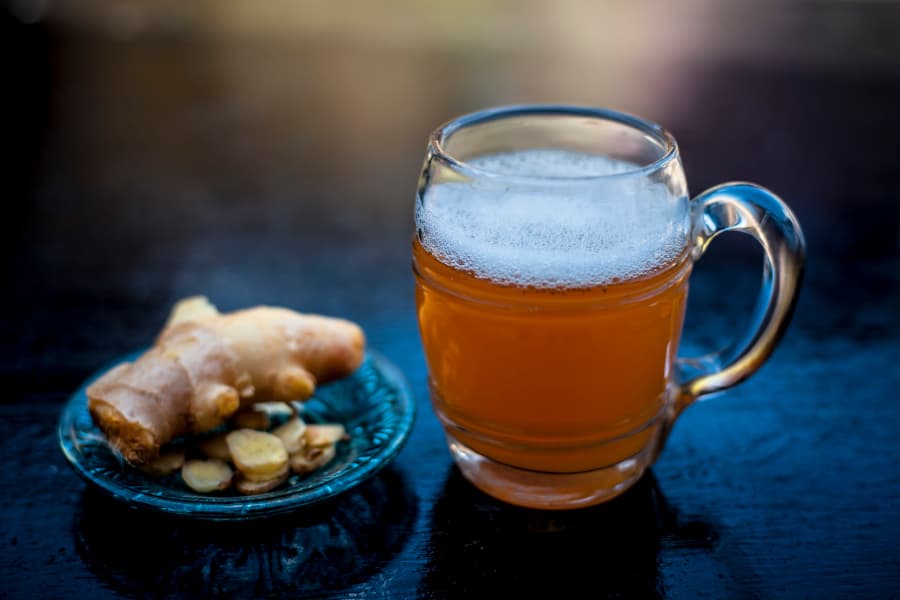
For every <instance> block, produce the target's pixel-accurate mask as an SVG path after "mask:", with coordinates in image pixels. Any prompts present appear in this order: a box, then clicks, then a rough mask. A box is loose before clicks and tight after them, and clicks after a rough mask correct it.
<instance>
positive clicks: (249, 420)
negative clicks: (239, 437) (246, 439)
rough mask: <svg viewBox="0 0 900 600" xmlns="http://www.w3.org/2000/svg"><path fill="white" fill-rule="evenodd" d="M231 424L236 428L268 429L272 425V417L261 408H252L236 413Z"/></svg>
mask: <svg viewBox="0 0 900 600" xmlns="http://www.w3.org/2000/svg"><path fill="white" fill-rule="evenodd" d="M231 425H232V427H234V428H235V429H259V430H263V429H268V428H269V427H271V426H272V419H271V418H269V415H268V414H267V413H265V412H263V411H261V410H256V409H255V408H250V409H248V410H242V411H240V412H238V413H235V414H234V416H232V417H231Z"/></svg>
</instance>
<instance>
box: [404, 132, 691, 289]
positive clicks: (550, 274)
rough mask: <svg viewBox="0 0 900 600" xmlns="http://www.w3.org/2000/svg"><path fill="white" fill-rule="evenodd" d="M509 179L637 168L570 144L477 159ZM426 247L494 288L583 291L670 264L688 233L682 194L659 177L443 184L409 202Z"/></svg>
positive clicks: (475, 163) (481, 166)
mask: <svg viewBox="0 0 900 600" xmlns="http://www.w3.org/2000/svg"><path fill="white" fill-rule="evenodd" d="M468 162H469V164H471V165H472V166H474V167H476V168H479V169H482V170H485V171H491V172H493V173H498V174H507V175H519V176H521V175H532V176H542V177H578V176H589V175H607V174H613V173H621V172H624V171H628V170H631V169H634V168H635V165H632V164H630V163H627V162H624V161H618V160H614V159H611V158H608V157H604V156H597V155H593V154H586V153H580V152H573V151H568V150H549V149H547V150H544V149H542V150H523V151H517V152H509V153H503V154H493V155H488V156H482V157H478V158H476V159H473V160H470V161H468ZM416 225H417V228H418V229H419V230H420V232H421V242H422V244H423V246H424V247H425V249H426V250H427V251H428V252H430V253H431V254H432V255H434V256H435V257H436V258H437V259H438V260H440V261H441V262H443V263H445V264H447V265H449V266H451V267H454V268H457V269H461V270H464V271H468V272H471V273H473V274H474V275H475V276H476V277H479V278H482V279H488V280H491V281H494V282H496V283H500V284H511V285H519V286H530V287H541V288H550V287H569V288H573V287H589V286H594V285H601V284H606V283H610V282H613V281H617V280H626V279H633V278H635V277H640V276H642V275H646V274H649V273H652V272H654V271H656V270H658V269H659V268H660V267H661V266H662V265H666V264H668V263H670V262H672V261H673V260H675V259H676V258H677V257H678V255H679V254H680V253H681V252H682V250H683V248H684V246H685V244H686V237H687V225H688V208H687V199H686V198H674V197H673V196H672V195H671V193H670V192H669V191H668V189H667V188H666V187H665V186H664V185H663V184H661V183H658V182H656V183H655V182H651V181H649V180H647V179H646V178H644V177H640V176H635V177H617V178H612V179H609V180H597V181H590V182H579V183H578V184H574V185H566V184H563V185H559V184H553V183H552V182H548V185H540V184H538V185H530V184H529V185H521V184H518V183H511V184H508V185H504V184H503V183H501V182H500V181H499V180H486V179H485V180H476V181H473V182H466V183H455V182H454V183H441V184H437V185H433V186H431V187H430V188H428V189H427V190H426V191H425V196H424V198H423V201H422V202H420V203H418V204H417V208H416Z"/></svg>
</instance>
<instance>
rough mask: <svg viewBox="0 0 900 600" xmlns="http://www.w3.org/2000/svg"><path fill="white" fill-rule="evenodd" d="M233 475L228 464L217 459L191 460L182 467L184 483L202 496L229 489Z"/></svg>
mask: <svg viewBox="0 0 900 600" xmlns="http://www.w3.org/2000/svg"><path fill="white" fill-rule="evenodd" d="M233 475H234V472H233V471H232V470H231V467H229V466H228V464H227V463H226V462H224V461H221V460H218V459H215V458H211V459H209V460H189V461H187V462H186V463H184V466H183V467H181V478H182V479H183V480H184V483H185V484H186V485H187V486H188V487H189V488H191V489H192V490H194V491H195V492H200V493H201V494H208V493H210V492H216V491H220V490H225V489H228V486H229V485H231V479H232V477H233Z"/></svg>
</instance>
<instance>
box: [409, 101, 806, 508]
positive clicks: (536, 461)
mask: <svg viewBox="0 0 900 600" xmlns="http://www.w3.org/2000/svg"><path fill="white" fill-rule="evenodd" d="M415 221H416V234H415V238H414V240H413V270H414V272H415V276H416V305H417V310H418V321H419V330H420V334H421V337H422V344H423V347H424V350H425V358H426V362H427V365H428V371H429V382H430V388H431V396H432V405H433V408H434V411H435V413H436V415H437V417H438V418H439V419H440V421H441V424H442V425H443V427H444V431H445V433H446V436H447V441H448V445H449V448H450V452H451V454H452V455H453V458H454V460H455V461H456V463H457V464H458V465H459V468H460V470H461V471H462V473H463V475H464V476H465V477H466V478H467V479H468V480H469V481H471V482H472V483H474V484H475V485H476V486H477V487H479V488H480V489H482V490H483V491H484V492H487V493H488V494H490V495H492V496H494V497H496V498H499V499H501V500H504V501H507V502H510V503H513V504H518V505H522V506H528V507H533V508H547V509H565V508H577V507H583V506H590V505H593V504H597V503H600V502H604V501H606V500H609V499H611V498H613V497H615V496H617V495H618V494H620V493H622V492H623V491H625V490H626V489H628V488H629V487H630V486H631V485H632V484H633V483H635V482H636V481H637V480H638V479H639V478H640V477H641V475H642V474H643V472H644V471H645V470H646V469H647V467H648V466H650V465H651V464H652V463H653V461H654V460H655V459H656V457H657V456H658V455H659V452H660V451H661V449H662V447H663V444H664V442H665V439H666V437H667V435H668V432H669V431H670V429H671V427H672V425H673V424H674V422H675V420H676V418H677V417H678V415H679V414H680V413H681V411H682V410H683V409H684V408H685V407H686V406H688V405H689V404H691V403H692V402H693V401H694V400H695V399H696V398H697V397H699V396H701V395H703V394H708V393H711V392H716V391H719V390H723V389H726V388H728V387H731V386H733V385H735V384H737V383H739V382H740V381H742V380H744V379H745V378H747V377H748V376H749V375H751V374H752V373H753V372H754V371H756V370H757V369H758V368H759V367H760V366H761V365H762V363H763V362H764V361H765V360H766V359H767V358H768V357H769V355H770V354H771V353H772V350H773V349H774V347H775V344H776V343H777V342H778V340H779V338H780V337H781V335H782V334H783V333H784V330H785V328H786V327H787V324H788V322H789V320H790V316H791V313H792V311H793V307H794V302H795V300H796V296H797V290H798V286H799V284H800V280H801V277H802V272H803V263H804V255H805V247H804V241H803V235H802V233H801V231H800V226H799V224H798V223H797V220H796V218H795V217H794V215H793V213H792V212H791V210H790V209H789V208H788V207H787V206H786V205H785V204H784V202H782V201H781V200H780V199H779V198H778V197H777V196H775V195H774V194H772V193H771V192H769V191H767V190H765V189H763V188H761V187H759V186H756V185H753V184H749V183H729V184H724V185H720V186H718V187H715V188H712V189H710V190H708V191H706V192H704V193H702V194H700V195H699V196H697V197H696V198H694V199H693V200H691V199H690V198H689V197H688V188H687V183H686V181H685V175H684V171H683V169H682V165H681V160H680V158H679V153H678V146H677V144H676V142H675V139H674V138H673V137H672V136H671V135H670V134H669V133H668V132H667V131H666V130H664V129H663V128H662V127H660V126H658V125H655V124H653V123H649V122H647V121H644V120H641V119H638V118H635V117H632V116H629V115H625V114H621V113H617V112H613V111H610V110H603V109H594V108H581V107H570V106H513V107H504V108H496V109H490V110H485V111H482V112H478V113H474V114H470V115H466V116H463V117H460V118H458V119H455V120H453V121H451V122H449V123H447V124H446V125H444V126H443V127H441V128H440V129H438V130H437V131H436V132H434V134H432V136H431V138H430V140H429V144H428V151H427V156H426V159H425V165H424V168H423V171H422V176H421V178H420V181H419V188H418V195H417V198H416V211H415ZM724 231H741V232H744V233H748V234H750V235H751V236H753V237H754V238H755V239H756V240H757V241H758V242H759V243H760V245H761V246H762V247H763V250H764V253H765V258H766V260H765V265H764V269H763V281H762V290H761V292H760V296H759V300H758V303H757V307H756V309H755V310H754V317H753V323H752V325H751V327H750V329H749V331H748V332H746V334H745V335H744V336H743V337H741V338H739V339H738V341H736V342H735V343H734V344H732V345H731V346H729V347H727V348H726V349H724V350H721V351H719V352H714V353H712V354H709V355H706V356H702V357H699V358H678V357H677V349H678V342H679V338H680V335H681V328H682V323H683V320H684V311H685V304H686V300H687V291H688V277H689V275H690V272H691V268H692V265H693V263H694V261H696V260H697V259H698V258H699V257H700V256H701V255H702V254H703V251H704V250H705V249H706V247H707V245H708V244H709V242H710V240H712V239H713V238H714V237H715V236H717V235H718V234H720V233H722V232H724Z"/></svg>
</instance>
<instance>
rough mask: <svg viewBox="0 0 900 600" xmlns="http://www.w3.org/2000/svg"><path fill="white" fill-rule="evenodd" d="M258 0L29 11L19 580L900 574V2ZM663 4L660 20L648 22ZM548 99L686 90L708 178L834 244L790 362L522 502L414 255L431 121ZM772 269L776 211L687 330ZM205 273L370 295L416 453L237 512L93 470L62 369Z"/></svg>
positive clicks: (87, 362) (235, 588)
mask: <svg viewBox="0 0 900 600" xmlns="http://www.w3.org/2000/svg"><path fill="white" fill-rule="evenodd" d="M38 4H41V3H36V4H35V6H37V5H38ZM113 4H116V6H118V8H116V7H115V6H113ZM238 4H239V3H231V2H224V3H221V7H222V8H221V9H219V8H216V5H215V4H208V3H202V2H199V3H196V5H193V4H192V5H191V6H193V7H194V8H193V9H192V10H193V11H194V12H191V11H187V10H186V9H177V10H176V8H173V7H177V6H179V4H177V3H162V4H161V6H164V7H168V8H167V9H165V10H163V9H162V8H160V9H159V12H152V11H151V12H142V11H150V9H148V8H146V7H143V8H142V7H141V6H142V5H140V4H137V3H135V4H123V3H110V4H107V3H104V2H90V3H85V7H86V8H85V9H84V13H83V14H80V13H78V11H77V10H74V9H73V10H71V11H69V12H65V11H63V12H62V13H60V14H55V13H52V12H51V13H49V14H39V15H38V21H37V22H36V23H34V24H24V23H22V21H21V20H22V19H25V20H34V19H33V18H32V17H33V15H32V13H28V12H27V10H26V9H27V8H28V6H29V3H27V2H26V3H19V5H17V6H19V9H17V10H20V13H21V11H23V10H24V11H26V12H25V13H21V14H20V13H16V15H18V16H16V15H11V14H10V15H7V14H5V15H4V17H3V18H4V22H3V23H4V25H3V36H2V37H3V39H4V44H5V45H7V46H8V49H9V51H10V52H9V53H7V54H8V55H9V56H16V57H20V59H18V60H17V61H16V62H15V64H14V65H13V67H12V71H11V72H10V73H9V74H8V77H9V78H10V79H8V80H7V81H6V86H5V87H6V88H7V89H8V91H9V93H8V94H6V95H7V100H8V101H9V105H8V107H7V110H6V111H5V112H4V113H3V120H4V132H5V133H4V136H3V137H4V143H5V144H6V146H7V152H6V153H5V154H6V156H7V157H8V159H7V161H6V162H5V164H4V168H5V171H6V176H5V177H4V184H5V185H4V217H5V224H6V227H5V233H6V235H4V236H3V238H2V239H3V242H2V243H3V252H2V269H3V276H4V281H5V282H7V285H6V289H5V293H4V294H2V296H0V304H2V307H3V312H2V317H0V331H2V335H0V375H2V382H3V389H4V394H3V395H2V398H0V448H2V451H0V456H2V457H3V459H4V461H5V462H6V464H5V468H4V469H2V471H0V489H2V490H3V492H2V493H3V510H2V511H0V536H2V537H0V539H2V541H3V543H4V544H5V552H3V553H2V554H0V596H4V597H10V598H40V597H48V598H59V597H72V596H75V597H91V598H94V599H100V598H108V597H133V596H162V597H173V596H176V597H177V596H195V595H208V594H219V595H223V596H234V597H265V596H281V595H291V596H303V597H326V598H331V597H342V598H343V597H351V598H407V597H421V598H445V597H458V596H459V597H479V596H480V595H483V594H486V593H492V594H498V595H501V594H502V597H520V596H524V597H530V596H532V595H535V594H538V593H540V594H543V595H549V597H557V596H561V595H562V594H563V593H568V592H572V591H578V590H581V591H584V592H586V593H589V595H597V596H600V597H605V596H611V597H641V598H643V597H653V596H660V597H675V598H698V597H716V598H721V597H796V596H799V597H814V598H827V597H848V596H849V597H877V598H882V597H891V596H896V595H898V594H900V465H898V461H900V435H898V433H897V426H898V423H900V396H898V390H900V365H898V361H900V203H898V201H897V194H896V192H895V189H896V180H897V177H898V175H900V143H898V139H900V138H898V135H900V116H898V112H897V107H898V106H900V42H898V41H897V39H896V35H893V34H892V33H891V32H894V33H896V31H897V30H898V26H900V5H897V4H894V3H834V2H823V3H818V2H813V3H794V2H789V3H783V4H778V3H760V4H759V5H758V6H760V7H762V8H759V9H755V8H753V7H751V6H750V4H751V3H735V6H736V8H733V9H729V10H728V11H725V10H724V9H722V8H721V7H719V8H716V7H714V6H712V5H709V3H705V2H700V1H693V2H689V3H687V4H686V6H688V7H689V10H688V13H689V14H687V15H686V16H685V15H680V16H679V15H659V14H656V13H654V12H653V11H656V10H662V4H661V3H656V2H652V3H649V4H648V7H650V8H646V9H638V8H634V7H632V8H628V7H626V3H611V4H610V7H612V8H616V10H614V11H613V10H612V8H610V11H611V12H609V13H608V14H607V13H605V12H603V11H602V10H601V9H600V8H597V7H593V8H591V7H592V6H593V5H592V4H589V3H579V2H574V1H572V2H564V3H561V4H560V7H561V8H559V12H551V11H549V9H546V8H542V7H541V6H539V4H538V3H531V2H529V3H523V5H522V6H523V8H521V9H518V8H516V7H513V6H512V5H511V4H509V3H487V4H485V6H482V7H475V6H469V5H466V6H462V5H461V6H460V7H456V8H445V9H444V11H443V12H441V11H438V10H437V8H436V7H437V5H435V6H434V7H433V8H435V11H434V12H430V11H426V10H425V9H423V8H421V7H418V5H416V6H417V7H413V6H412V4H411V3H410V4H409V5H408V6H407V8H408V9H409V10H408V11H407V12H404V11H400V10H399V9H397V8H392V9H388V8H385V9H384V11H383V12H379V11H376V10H375V9H373V8H370V7H369V8H367V6H368V5H367V4H365V3H361V2H358V3H351V4H352V6H353V7H354V8H353V10H352V11H348V13H347V14H343V15H342V14H340V12H336V10H335V9H333V8H329V7H328V6H329V5H328V4H327V3H308V5H307V9H306V10H308V11H309V14H306V13H303V12H302V11H300V10H299V9H296V10H295V9H292V8H291V6H292V5H291V4H289V3H274V4H277V5H278V6H279V7H281V8H279V10H275V9H273V10H272V12H271V13H270V12H267V11H266V10H264V9H257V10H258V11H259V14H257V13H254V12H252V10H251V9H249V8H243V9H241V8H239V6H238ZM298 4H299V3H298ZM122 6H130V7H131V8H125V9H123V8H121V7H122ZM754 6H757V5H755V4H754ZM22 7H25V8H22ZM282 9H283V12H279V11H281V10H282ZM651 9H652V10H651ZM4 10H6V9H4ZM579 10H583V11H585V16H584V17H583V19H582V18H581V17H580V16H579V14H580V13H579V12H578V11H579ZM641 10H646V11H649V12H647V13H646V14H645V13H643V12H641ZM166 11H168V12H166ZM242 11H244V12H242ZM329 11H331V12H329ZM23 15H24V16H23ZM213 17H215V18H213ZM551 17H552V18H551ZM606 17H608V19H607V18H606ZM667 19H671V20H674V23H672V24H671V25H672V27H671V28H666V32H664V33H661V34H660V35H662V39H655V38H654V37H653V35H652V32H647V31H646V30H645V28H644V27H643V24H646V23H656V22H658V21H660V20H661V21H666V20H667ZM582 21H584V22H582ZM510 23H511V24H510ZM590 23H595V24H598V25H597V28H596V29H597V31H598V32H599V33H602V32H604V31H607V32H610V36H603V35H599V33H598V34H597V35H594V34H593V32H594V29H592V28H591V27H589V25H588V24H590ZM682 26H683V27H682ZM669 29H671V31H670V30H669ZM682 30H683V31H682ZM678 31H681V33H678ZM606 37H610V39H606ZM597 38H603V39H597ZM698 40H699V41H698ZM651 42H652V43H651ZM617 49H621V51H620V52H617V51H616V50H617ZM667 49H668V50H667ZM669 50H670V51H669ZM543 101H563V102H569V103H578V104H591V105H606V106H611V107H613V108H617V109H620V110H625V111H628V112H633V113H636V114H641V115H642V116H645V117H648V118H650V119H653V120H655V121H658V122H661V123H663V124H665V125H666V126H667V127H668V128H669V129H670V130H671V131H672V132H673V133H674V134H675V136H676V137H677V138H678V140H679V142H680V145H681V151H682V153H683V156H684V163H685V167H686V170H687V173H688V180H689V183H690V187H691V191H692V193H697V192H699V191H701V190H703V189H705V188H706V187H709V186H711V185H714V184H716V183H719V182H722V181H727V180H733V179H746V180H752V181H757V182H759V183H762V184H763V185H766V186H767V187H769V188H770V189H772V190H774V191H776V192H777V193H779V194H781V195H782V196H783V197H784V198H785V200H786V201H787V202H788V203H789V204H790V205H791V206H792V207H793V208H794V210H795V212H796V214H797V216H798V218H799V220H800V222H801V223H802V224H803V226H804V229H805V232H806V235H807V241H808V245H809V261H808V268H807V274H806V280H805V282H804V286H803V289H802V292H801V297H800V301H799V304H798V307H797V312H796V315H795V318H794V322H793V324H792V326H791V328H790V329H789V331H788V333H787V335H786V337H785V338H784V340H783V342H782V343H781V345H780V347H779V349H778V350H777V351H776V352H775V354H774V356H773V357H772V359H771V360H770V362H769V363H767V364H766V365H765V366H764V368H763V369H762V370H761V371H760V372H759V373H757V375H756V376H755V377H753V378H752V379H750V380H749V381H747V382H746V383H744V384H742V385H740V386H738V387H737V388H734V389H732V390H729V391H727V392H725V393H723V394H720V395H718V396H717V397H714V398H710V399H709V400H708V401H704V402H700V403H698V404H696V405H695V406H692V407H691V408H690V409H689V410H688V411H687V412H686V413H685V415H684V416H683V417H682V420H681V422H680V423H679V424H678V425H677V427H676V428H675V431H674V433H673V435H672V437H671V439H670V441H669V444H668V447H667V449H666V451H665V453H664V455H663V456H662V458H661V459H660V461H659V462H658V463H657V464H656V465H655V466H654V468H653V469H652V471H651V472H650V473H649V474H648V475H647V476H645V477H644V478H643V479H642V480H641V481H640V482H639V484H638V485H637V486H636V487H635V488H633V489H632V490H631V491H629V492H628V493H626V494H625V495H623V496H622V497H620V498H618V499H617V500H615V501H613V502H611V503H609V504H607V505H603V506H600V507H596V508H593V509H587V510H582V511H577V512H567V513H545V512H535V511H528V510H524V509H519V508H514V507H510V506H505V505H502V504H501V503H498V502H496V501H493V500H492V499H490V498H488V497H486V496H484V495H483V494H481V493H480V492H478V491H477V490H475V489H474V488H472V487H471V486H470V485H469V484H468V483H467V482H466V481H465V480H464V479H463V478H462V476H461V475H460V473H459V472H458V470H457V469H456V468H454V467H453V466H452V464H451V461H450V458H449V454H448V452H447V450H446V448H445V444H444V439H443V436H442V433H441V430H440V426H439V424H438V422H437V420H436V419H435V417H434V416H433V414H432V413H431V411H430V406H429V400H428V393H427V384H426V371H425V364H424V359H423V357H422V352H421V346H420V343H419V339H418V334H417V330H416V321H415V308H414V298H413V281H412V275H411V272H410V267H409V251H410V246H409V244H410V236H411V232H412V200H413V194H414V189H415V184H416V179H417V176H418V171H419V168H420V166H421V160H422V157H423V155H424V146H425V139H426V137H427V135H428V133H429V132H430V131H431V129H433V128H434V127H435V126H436V125H438V124H439V123H441V122H443V121H445V120H447V119H449V118H451V117H453V116H455V115H457V114H460V113H463V112H468V111H471V110H476V109H479V108H483V107H485V106H490V105H497V104H506V103H514V102H543ZM10 151H11V152H10ZM759 268H760V255H759V252H758V250H757V248H756V247H755V246H754V245H753V243H752V241H750V240H749V239H743V238H738V239H734V237H733V236H732V237H730V238H722V239H721V240H716V242H714V244H713V246H712V248H711V250H710V251H709V253H708V255H707V256H706V257H704V259H703V260H702V261H701V262H700V263H698V265H697V267H696V268H695V273H694V275H693V278H692V282H691V293H690V299H689V309H688V318H687V324H686V331H685V339H684V341H683V343H682V354H684V355H689V354H698V353H700V352H702V351H703V350H706V349H711V348H713V347H716V346H720V345H722V344H724V343H726V342H727V341H728V340H729V339H731V338H732V337H733V336H734V335H735V334H736V332H737V330H738V329H739V328H740V327H741V326H742V324H743V323H744V322H745V321H746V320H747V318H748V316H749V313H750V308H751V306H752V303H753V300H754V296H755V293H756V290H757V285H758V282H759ZM194 293H203V294H206V295H207V296H209V297H210V298H211V299H213V301H215V302H216V303H217V304H218V305H220V306H221V307H222V308H223V309H232V308H238V307H243V306H248V305H254V304H259V303H268V304H279V305H285V306H290V307H293V308H297V309H300V310H304V311H308V312H320V313H325V314H334V315H342V316H346V317H348V318H351V319H354V320H356V321H357V322H359V323H360V324H361V325H362V326H363V327H364V328H365V330H366V332H367V335H368V338H369V342H370V344H371V346H372V347H373V348H376V349H378V350H379V351H380V352H381V353H382V354H384V355H385V356H386V357H387V358H389V359H390V360H391V361H392V362H394V363H395V364H396V365H398V366H399V367H400V368H401V369H402V370H403V372H404V373H405V375H406V377H407V379H408V380H409V382H410V384H411V386H412V389H413V392H414V394H415V396H416V401H417V404H418V409H419V414H418V419H417V422H416V425H415V429H414V431H413V433H412V435H411V437H410V439H409V441H408V443H407V445H406V447H405V448H404V450H403V451H402V452H401V454H400V455H399V457H398V458H397V459H396V461H395V462H394V463H393V464H392V465H391V466H390V467H388V468H387V469H386V470H384V471H382V472H381V473H380V474H379V475H378V476H376V477H375V478H374V479H372V480H370V481H369V482H368V483H366V484H364V485H363V486H362V487H360V488H358V489H356V490H354V491H352V492H349V493H347V494H345V495H343V496H340V497H338V498H337V499H335V500H334V501H331V502H328V503H326V504H323V505H319V506H317V507H315V508H313V509H307V510H303V511H298V512H297V513H296V514H292V515H289V516H286V517H282V518H278V519H275V520H269V521H263V522H257V523H252V524H243V525H241V524H237V525H222V524H202V523H194V522H190V521H184V520H177V519H171V518H164V517H161V516H156V515H153V514H146V513H143V512H139V511H133V510H129V509H127V508H124V507H122V506H119V505H116V504H115V503H113V502H111V501H110V500H107V499H106V498H104V497H102V496H101V495H99V494H98V493H96V492H94V491H92V490H91V489H89V488H88V487H87V486H86V485H85V484H84V483H82V482H81V481H80V480H79V479H78V478H77V477H76V476H75V475H74V473H73V472H72V471H71V470H70V469H69V467H68V466H67V465H66V463H65V460H64V458H63V456H62V454H61V452H60V451H59V449H58V447H57V442H56V435H55V427H56V423H57V419H58V417H59V413H60V409H61V406H62V404H63V402H64V401H65V399H66V398H67V396H68V395H69V394H70V393H71V392H72V391H73V390H75V389H76V388H77V387H78V385H79V384H80V382H81V381H82V380H83V379H84V378H85V377H87V376H88V375H89V374H90V373H91V372H93V371H94V370H95V369H97V368H98V367H100V366H101V365H103V364H106V363H107V362H109V361H110V360H112V359H114V358H115V357H117V356H119V355H121V354H123V353H125V352H128V351H130V350H133V349H135V348H139V347H141V346H144V345H146V344H148V343H149V342H151V340H152V339H153V336H154V334H155V332H156V331H157V329H158V328H159V326H160V324H161V323H162V321H163V319H164V318H165V315H166V313H167V311H168V309H169V308H170V306H171V305H172V303H173V302H174V301H176V300H177V299H179V298H181V297H184V296H187V295H191V294H194Z"/></svg>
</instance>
